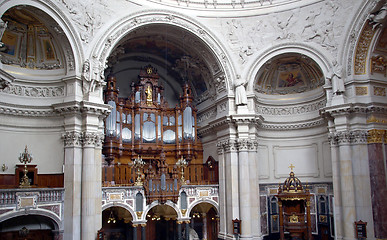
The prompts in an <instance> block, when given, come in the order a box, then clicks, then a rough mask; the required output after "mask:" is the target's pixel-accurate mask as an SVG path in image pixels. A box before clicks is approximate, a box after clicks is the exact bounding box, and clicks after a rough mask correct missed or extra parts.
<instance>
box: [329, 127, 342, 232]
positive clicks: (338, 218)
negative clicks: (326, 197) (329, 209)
mask: <svg viewBox="0 0 387 240" xmlns="http://www.w3.org/2000/svg"><path fill="white" fill-rule="evenodd" d="M329 141H330V145H331V158H332V180H333V186H334V187H333V194H334V196H335V202H334V206H333V207H334V211H333V212H334V213H335V215H334V221H335V226H334V227H335V237H336V239H342V236H343V226H342V222H343V217H342V209H341V204H342V201H341V185H340V161H339V156H338V153H339V148H338V145H337V141H336V137H335V136H334V134H332V135H331V136H330V137H329Z"/></svg>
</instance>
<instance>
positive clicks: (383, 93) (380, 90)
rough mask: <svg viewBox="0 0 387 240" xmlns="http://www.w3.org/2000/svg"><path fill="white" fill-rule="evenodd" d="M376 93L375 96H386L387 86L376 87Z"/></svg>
mask: <svg viewBox="0 0 387 240" xmlns="http://www.w3.org/2000/svg"><path fill="white" fill-rule="evenodd" d="M374 95H375V96H381V97H385V96H386V88H384V87H374Z"/></svg>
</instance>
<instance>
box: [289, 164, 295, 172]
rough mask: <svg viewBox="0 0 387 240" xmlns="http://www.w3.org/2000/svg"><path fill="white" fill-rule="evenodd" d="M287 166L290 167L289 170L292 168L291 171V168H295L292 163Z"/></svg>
mask: <svg viewBox="0 0 387 240" xmlns="http://www.w3.org/2000/svg"><path fill="white" fill-rule="evenodd" d="M289 168H290V170H292V172H293V168H295V166H293V164H290V166H289Z"/></svg>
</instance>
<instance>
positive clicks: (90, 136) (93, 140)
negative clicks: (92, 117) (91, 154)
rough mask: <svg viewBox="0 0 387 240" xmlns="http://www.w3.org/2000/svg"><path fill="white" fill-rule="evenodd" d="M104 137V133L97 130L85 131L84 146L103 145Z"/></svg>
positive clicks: (83, 135)
mask: <svg viewBox="0 0 387 240" xmlns="http://www.w3.org/2000/svg"><path fill="white" fill-rule="evenodd" d="M103 139H104V135H103V134H99V133H96V132H83V133H82V145H83V146H84V147H101V146H102V142H103Z"/></svg>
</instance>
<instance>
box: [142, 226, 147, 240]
mask: <svg viewBox="0 0 387 240" xmlns="http://www.w3.org/2000/svg"><path fill="white" fill-rule="evenodd" d="M145 230H146V224H144V223H143V224H141V240H146V231H145Z"/></svg>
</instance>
